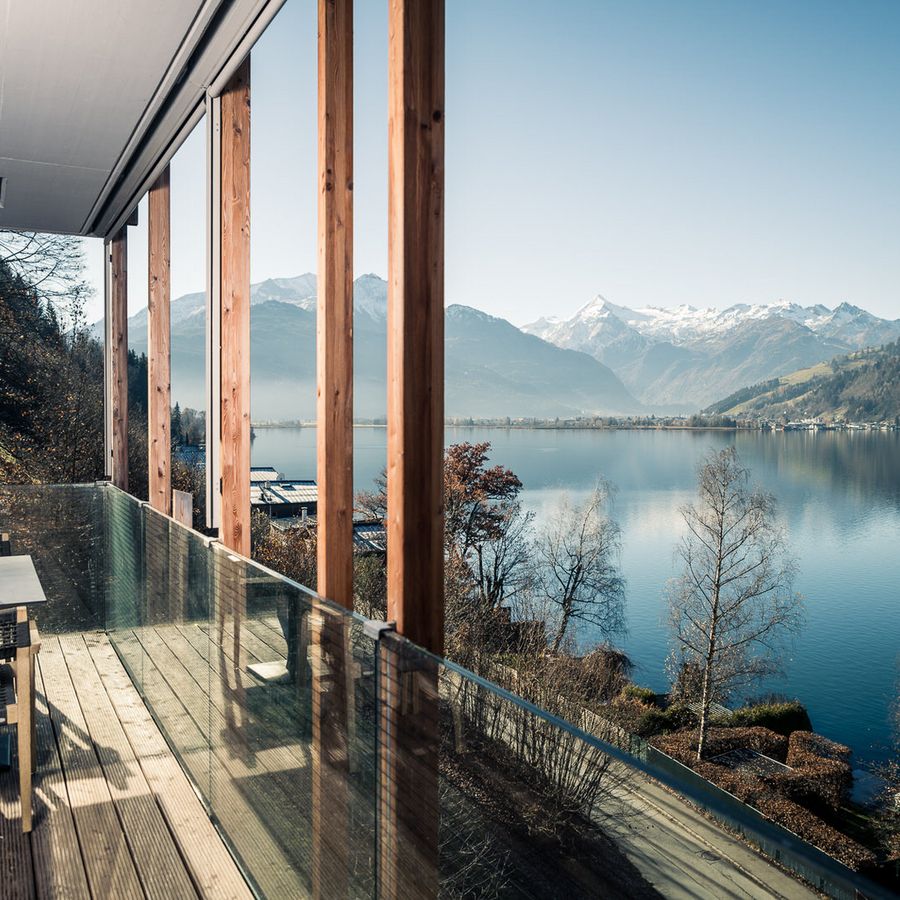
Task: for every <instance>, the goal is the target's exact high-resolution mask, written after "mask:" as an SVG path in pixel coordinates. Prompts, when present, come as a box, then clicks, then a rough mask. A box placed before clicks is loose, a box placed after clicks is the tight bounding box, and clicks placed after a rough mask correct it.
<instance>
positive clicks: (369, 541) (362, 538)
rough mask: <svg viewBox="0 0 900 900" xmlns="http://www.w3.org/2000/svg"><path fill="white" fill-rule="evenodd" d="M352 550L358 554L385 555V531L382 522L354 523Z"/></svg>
mask: <svg viewBox="0 0 900 900" xmlns="http://www.w3.org/2000/svg"><path fill="white" fill-rule="evenodd" d="M353 549H354V550H356V551H357V552H359V553H386V552H387V531H386V530H385V527H384V522H377V521H371V522H369V521H367V522H354V523H353Z"/></svg>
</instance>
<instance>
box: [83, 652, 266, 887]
mask: <svg viewBox="0 0 900 900" xmlns="http://www.w3.org/2000/svg"><path fill="white" fill-rule="evenodd" d="M85 643H86V645H87V648H88V651H89V652H90V655H91V658H92V659H93V662H94V665H95V666H96V669H97V672H98V673H99V676H100V679H101V681H102V682H103V685H104V687H105V689H106V692H107V694H108V695H109V698H110V700H111V701H112V703H113V705H114V706H115V708H116V712H117V714H118V716H119V719H120V721H121V723H122V727H123V729H124V731H125V734H126V735H127V736H128V740H129V742H130V744H131V747H132V749H133V751H134V754H135V757H136V759H137V761H138V763H139V764H140V766H141V769H142V771H143V773H144V776H145V778H146V779H147V783H148V784H149V785H150V787H151V788H152V790H153V792H154V794H155V795H156V798H157V801H158V802H159V805H160V809H161V810H162V814H163V815H164V816H165V818H166V821H167V822H168V825H169V827H170V829H171V830H172V832H173V833H174V834H176V835H178V837H179V839H180V847H181V851H182V853H183V854H184V858H185V862H186V863H187V866H188V868H189V870H190V872H191V874H192V876H193V879H194V882H195V884H196V885H197V887H198V888H199V891H200V893H201V895H202V896H203V897H206V898H210V900H249V898H250V897H251V896H252V895H251V892H250V889H249V887H248V886H247V883H246V882H245V881H244V879H243V877H242V876H241V874H240V871H239V870H238V868H237V865H236V863H235V862H234V859H233V858H232V856H231V854H230V853H229V852H228V850H227V848H226V847H225V845H224V844H223V843H222V841H221V838H220V837H219V835H218V833H217V832H216V830H215V827H214V826H213V824H212V822H211V821H210V819H209V816H208V815H207V814H206V810H205V809H204V808H203V805H202V803H201V802H200V800H199V798H198V797H197V795H196V793H195V792H194V789H193V787H192V785H191V783H190V781H189V780H188V778H187V776H186V775H185V773H184V770H183V769H182V768H181V766H180V765H179V763H178V761H177V760H176V759H175V757H174V756H173V754H172V752H171V750H170V749H169V746H168V744H167V743H166V741H165V738H164V737H163V736H162V734H161V733H160V731H159V729H158V728H157V727H156V723H155V722H154V721H153V719H152V718H151V716H150V713H149V712H148V710H147V707H146V706H144V703H143V701H142V700H141V698H140V695H139V694H138V692H137V690H136V689H135V687H134V684H133V683H132V681H131V679H130V678H129V677H128V675H127V673H126V672H125V670H124V669H123V668H122V665H121V663H120V662H119V660H118V658H117V657H116V654H115V651H114V650H113V648H112V646H111V645H110V643H109V641H108V640H107V638H106V637H105V636H101V635H86V636H85Z"/></svg>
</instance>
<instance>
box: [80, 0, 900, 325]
mask: <svg viewBox="0 0 900 900" xmlns="http://www.w3.org/2000/svg"><path fill="white" fill-rule="evenodd" d="M386 10H387V3H386V2H384V0H360V2H357V4H356V23H355V25H356V61H355V65H356V71H355V78H356V97H355V104H356V120H355V129H356V146H355V156H356V159H355V167H356V171H355V213H356V215H355V230H356V247H355V257H356V258H355V268H356V272H357V274H362V273H364V272H376V273H377V274H380V275H384V274H385V273H386V268H387V244H386V219H387V13H386ZM315 17H316V4H315V3H314V2H312V0H288V3H287V5H286V6H285V8H284V10H283V11H282V12H281V13H280V14H279V16H278V18H277V19H276V21H275V23H273V25H272V26H271V27H270V29H269V31H268V32H267V33H266V34H265V35H264V36H263V37H262V39H261V40H260V42H259V44H258V45H257V47H256V48H255V50H254V56H253V73H252V123H253V132H252V148H253V161H252V166H253V168H252V171H251V184H252V192H253V207H252V210H251V235H252V241H253V246H252V277H253V280H254V281H256V280H261V279H263V278H266V277H270V276H286V275H296V274H300V273H302V272H306V271H311V270H312V271H314V270H315V265H316V252H315V225H316V196H315V188H316V86H315V78H316V21H315ZM898 46H900V3H878V2H865V3H847V2H845V3H828V2H802V0H795V2H791V3H767V2H760V0H755V2H753V3H742V2H731V0H717V2H699V0H691V2H688V0H685V2H680V3H673V2H651V0H631V2H624V0H617V2H600V0H596V2H574V0H556V2H550V0H538V2H535V0H529V2H527V3H525V2H521V0H520V2H512V0H447V116H446V123H447V154H446V162H447V174H446V178H447V181H446V215H447V219H446V297H447V302H448V303H465V304H468V305H471V306H475V307H478V308H480V309H484V310H486V311H488V312H491V313H493V314H495V315H500V316H503V317H505V318H508V319H510V320H511V321H513V322H515V323H517V324H522V323H525V322H528V321H531V320H533V319H535V318H537V317H538V316H541V315H548V314H551V315H563V314H566V315H567V314H571V313H572V312H574V311H575V310H576V309H577V308H578V307H579V306H581V305H582V304H584V303H585V302H587V301H588V300H589V299H591V297H593V296H594V295H596V294H597V293H602V294H603V295H604V296H606V297H608V298H609V299H610V300H612V301H613V302H615V303H618V304H623V305H627V306H640V305H644V304H654V305H660V306H675V305H678V304H680V303H692V304H694V305H697V306H707V305H710V306H719V307H724V306H728V305H730V304H732V303H735V302H742V301H748V302H767V301H774V300H778V299H780V298H784V299H791V300H796V301H798V302H801V303H804V304H809V303H819V302H821V303H825V304H827V305H829V306H832V305H835V304H837V303H839V302H841V301H842V300H849V301H851V302H854V303H857V304H859V305H861V306H864V307H866V308H868V309H870V310H872V311H873V312H876V313H878V314H880V315H883V316H888V317H892V318H893V317H900V253H898V244H900V241H898V239H900V165H898V162H900V116H898V108H900V55H898V54H897V50H896V48H897V47H898ZM203 140H204V139H203V135H202V133H200V132H198V133H197V134H196V135H194V136H193V137H192V138H191V139H189V140H188V142H187V143H186V144H185V145H184V147H183V148H182V150H181V151H179V154H178V157H177V158H176V160H175V161H174V163H173V173H172V179H173V187H172V203H173V229H174V233H173V260H172V279H173V293H174V295H175V296H179V295H180V294H183V293H185V292H187V291H189V290H201V289H202V288H203V285H204V275H203V255H204V242H205V237H204V233H203V227H204V224H203V207H202V204H203V192H204V181H203V152H204V148H203ZM143 229H144V225H142V226H141V227H140V228H139V229H133V232H134V233H133V236H132V248H133V253H134V262H133V263H132V265H131V270H132V277H133V284H132V298H131V304H130V305H131V306H132V308H133V309H137V308H139V307H140V306H141V305H143V304H144V303H145V302H146V288H145V286H144V283H145V280H146V270H145V263H144V267H143V269H142V266H141V262H142V261H143V256H142V254H143V255H145V253H146V250H145V246H146V236H145V234H142V233H141V232H142V231H143ZM90 256H91V260H92V265H91V273H92V275H93V276H94V277H96V274H97V273H98V272H99V258H100V253H99V251H98V250H97V248H96V247H91V249H90ZM98 283H99V282H98ZM95 303H97V304H98V303H99V301H95Z"/></svg>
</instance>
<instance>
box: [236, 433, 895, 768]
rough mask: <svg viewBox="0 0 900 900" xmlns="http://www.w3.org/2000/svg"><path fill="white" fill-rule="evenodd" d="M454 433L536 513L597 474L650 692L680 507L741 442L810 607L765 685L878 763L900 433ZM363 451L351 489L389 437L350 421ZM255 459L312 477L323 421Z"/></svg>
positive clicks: (886, 693) (271, 439)
mask: <svg viewBox="0 0 900 900" xmlns="http://www.w3.org/2000/svg"><path fill="white" fill-rule="evenodd" d="M446 440H447V442H448V443H455V442H458V441H482V440H488V441H491V443H492V445H493V454H492V458H493V460H494V461H495V462H498V463H502V464H503V465H505V466H508V467H509V468H511V469H512V470H513V471H514V472H516V474H517V475H518V476H519V477H520V478H521V479H522V481H523V483H524V485H525V491H524V493H523V500H524V502H525V503H526V505H527V506H528V507H529V508H531V509H533V510H535V512H536V513H537V514H538V516H540V515H542V514H544V513H545V512H546V511H547V510H548V509H549V508H551V507H552V506H553V505H554V504H555V503H557V502H558V500H559V496H560V494H561V492H563V491H567V492H569V493H570V495H571V496H572V497H573V499H574V500H578V499H580V498H581V497H583V496H585V495H586V494H587V492H588V491H589V490H590V489H591V488H592V487H593V485H594V483H595V481H596V478H597V476H598V475H601V474H602V475H603V476H605V477H606V478H607V479H609V480H610V481H611V482H612V483H613V484H614V485H615V486H616V487H617V493H616V497H615V504H614V514H615V516H616V517H617V519H618V521H619V523H620V524H621V526H622V545H623V546H622V568H623V572H624V575H625V577H626V579H627V604H628V605H627V609H628V627H629V633H628V636H627V638H626V639H625V642H624V644H625V649H626V650H627V651H628V652H629V653H630V654H631V655H632V656H633V658H634V660H635V662H636V663H637V665H638V677H639V679H640V680H641V681H643V682H644V683H646V684H648V685H649V686H650V687H653V688H654V689H656V690H662V689H664V688H665V687H666V680H665V676H664V673H663V663H664V661H665V657H666V653H667V649H668V635H667V631H666V626H665V608H664V606H665V605H664V601H663V589H664V586H665V583H666V581H667V579H669V578H670V577H671V576H672V575H673V573H674V563H673V557H672V550H673V547H674V545H675V543H676V541H677V540H678V537H679V535H680V534H681V528H682V525H681V519H680V516H679V512H678V510H679V507H680V506H681V505H682V504H684V503H686V502H688V501H689V500H690V499H691V498H692V496H693V490H694V480H695V474H696V470H697V466H698V465H699V463H700V462H701V460H702V459H703V457H704V456H705V455H706V454H707V453H708V452H709V451H710V450H716V449H720V448H722V447H725V446H728V445H730V444H732V443H734V444H736V446H737V448H738V451H739V452H740V454H741V456H742V458H743V461H744V463H745V464H746V465H748V466H749V467H750V469H751V470H752V473H753V477H754V479H755V480H756V481H757V482H758V483H759V484H761V485H762V486H763V487H764V488H765V489H766V490H769V491H771V492H772V493H773V494H775V496H776V497H777V498H778V501H779V514H780V516H781V517H782V520H783V521H784V523H785V525H786V527H787V529H788V534H789V537H790V541H791V544H792V547H793V549H794V551H795V553H796V554H797V556H798V557H799V562H800V576H799V578H798V582H797V589H798V590H799V591H800V592H801V593H802V594H803V595H804V598H805V601H806V610H807V621H806V626H805V627H804V629H803V631H802V633H801V635H800V636H799V637H798V639H797V641H796V643H795V644H794V646H793V648H792V650H791V652H790V653H789V658H788V659H786V660H785V668H786V677H785V678H783V679H777V680H773V681H772V682H770V683H769V684H767V685H764V686H763V687H762V688H761V689H765V690H776V691H781V692H784V693H787V694H790V695H795V696H797V697H799V698H800V699H802V700H803V702H804V703H806V704H807V706H808V707H809V710H810V714H811V716H812V719H813V724H814V725H815V727H816V728H817V729H819V730H821V731H823V732H824V733H825V734H827V735H829V736H830V737H832V738H834V739H836V740H839V741H842V742H845V743H848V744H850V745H851V746H853V747H854V749H855V750H856V752H857V755H858V757H861V758H870V759H872V758H884V756H885V755H886V753H887V741H888V739H889V718H888V710H889V705H890V703H891V701H892V699H893V698H894V697H896V695H897V685H898V680H900V627H898V626H897V624H896V623H897V621H898V616H900V553H898V547H900V435H898V434H896V433H871V432H857V433H836V432H824V433H802V432H790V433H760V432H738V433H737V434H734V433H731V432H725V431H723V432H688V431H685V432H671V431H665V432H664V431H615V432H597V431H550V430H548V431H527V430H508V429H478V428H454V429H448V430H447V434H446ZM355 445H356V459H355V480H356V487H357V489H360V488H368V487H369V486H370V484H371V480H372V479H373V478H374V477H375V475H376V474H377V473H378V472H379V471H380V469H381V468H382V466H383V465H384V454H385V449H384V448H385V431H384V430H383V429H377V428H359V429H356V434H355ZM253 462H254V464H255V465H274V466H275V467H276V468H278V469H279V470H280V471H283V472H285V474H286V475H288V476H289V477H298V478H299V477H314V472H315V429H313V428H305V429H278V430H269V429H260V430H259V431H258V432H257V439H256V441H255V442H254V445H253ZM581 637H582V638H583V639H584V640H589V639H590V638H591V634H590V631H589V630H584V631H583V632H582V634H581Z"/></svg>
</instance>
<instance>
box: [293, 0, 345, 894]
mask: <svg viewBox="0 0 900 900" xmlns="http://www.w3.org/2000/svg"><path fill="white" fill-rule="evenodd" d="M318 44H319V71H318V89H319V185H318V188H319V226H318V227H319V233H318V245H319V246H318V250H319V277H318V304H317V317H316V365H317V383H318V391H317V404H318V410H317V419H318V427H317V445H318V446H317V459H318V482H319V502H318V507H317V513H316V528H317V532H318V533H317V547H318V566H317V578H318V585H317V587H318V592H319V593H320V594H321V595H322V596H323V597H327V598H328V599H329V600H332V601H334V602H335V603H338V604H340V605H341V606H343V607H345V608H346V609H352V608H353V0H319V37H318ZM311 622H312V623H313V625H312V629H311V631H312V635H311V636H312V642H313V646H312V648H311V655H312V663H313V665H312V670H313V683H312V688H313V690H312V704H313V717H312V721H313V743H312V750H313V752H312V763H313V765H312V810H313V820H312V822H313V829H312V831H313V856H312V863H313V864H312V887H313V897H338V896H347V893H348V886H349V875H350V869H351V856H352V854H351V851H350V846H349V844H350V834H351V830H350V824H349V808H348V807H349V804H348V797H349V779H350V766H349V760H350V740H351V737H350V734H349V723H350V719H351V715H352V711H353V703H354V693H353V689H352V686H353V680H352V677H351V676H350V670H351V665H352V661H353V659H352V655H351V654H350V651H349V646H350V643H349V632H348V630H347V623H346V622H345V621H344V620H343V617H340V616H336V615H334V614H330V613H328V612H327V611H324V610H323V611H316V612H315V613H314V614H313V615H312V616H311ZM302 664H303V661H302V660H301V665H302Z"/></svg>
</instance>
